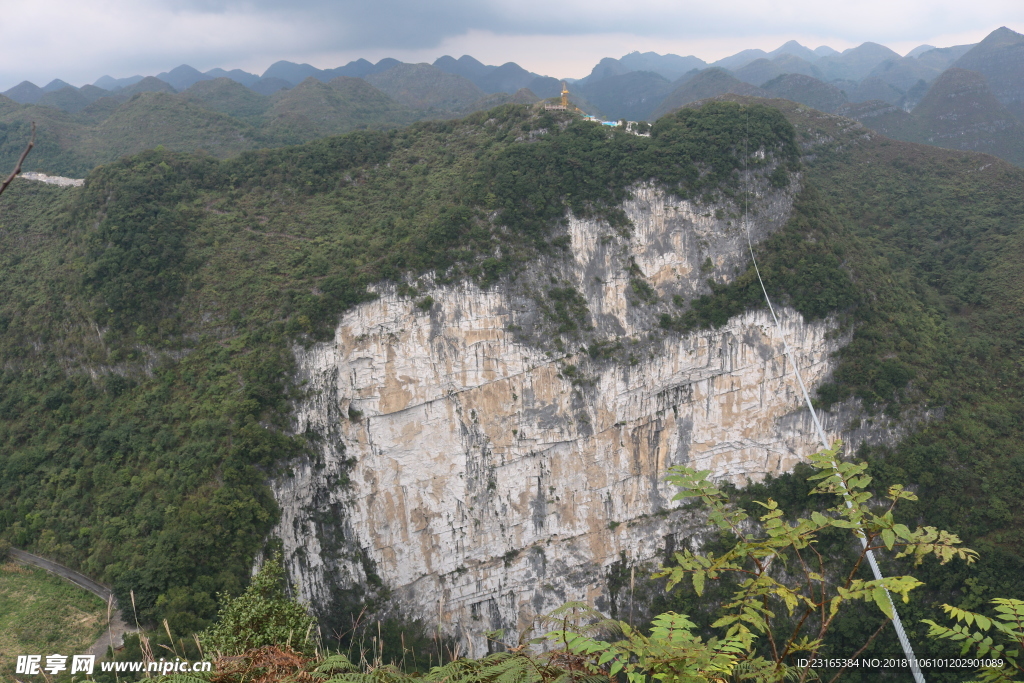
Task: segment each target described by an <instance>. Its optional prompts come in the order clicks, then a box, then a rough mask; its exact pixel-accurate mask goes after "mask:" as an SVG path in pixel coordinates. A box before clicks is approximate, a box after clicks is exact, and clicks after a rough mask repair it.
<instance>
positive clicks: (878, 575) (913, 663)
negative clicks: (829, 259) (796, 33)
mask: <svg viewBox="0 0 1024 683" xmlns="http://www.w3.org/2000/svg"><path fill="white" fill-rule="evenodd" d="M745 114H746V118H745V123H746V135H745V136H744V138H743V228H744V230H745V231H746V235H747V249H748V250H749V251H750V260H751V261H753V263H754V272H755V273H756V274H757V281H758V283H760V285H761V292H762V293H763V294H764V300H765V301H766V302H767V303H768V310H769V311H771V314H772V320H774V321H775V329H776V330H778V333H779V336H780V337H781V338H782V348H783V352H784V353H785V355H786V356H787V357H788V358H789V362H790V364H791V365H792V366H793V374H794V375H796V381H797V383H798V384H799V385H800V393H801V394H803V397H804V403H806V404H807V410H809V411H810V412H811V419H812V420H813V421H814V428H815V430H816V431H817V433H818V439H819V440H820V441H821V447H822V448H825V449H828V448H829V443H828V438H827V437H826V436H825V430H824V429H823V428H822V426H821V421H820V420H819V419H818V413H817V411H815V410H814V405H813V404H812V403H811V397H810V395H809V394H808V393H807V387H806V386H804V380H803V377H802V376H801V375H800V367H799V366H798V365H797V362H796V357H795V356H794V355H793V350H792V349H791V348H790V347H789V342H787V341H786V334H785V333H784V332H783V331H782V325H781V324H780V323H779V316H778V315H777V314H776V313H775V307H774V306H772V300H771V298H769V296H768V290H767V289H766V288H765V286H764V280H762V279H761V269H760V268H758V266H757V258H756V257H755V256H754V245H753V242H752V241H751V239H750V221H749V220H748V209H749V204H750V190H749V187H748V183H749V175H748V173H747V143H748V142H749V137H750V112H749V111H747V112H745ZM836 473H837V474H838V470H837V472H836ZM839 486H840V488H842V489H843V492H844V493H845V491H846V485H845V484H844V483H843V481H842V479H840V480H839ZM844 500H845V501H846V507H848V508H852V507H853V503H852V502H850V499H849V498H846V497H845V496H844ZM858 537H859V538H860V543H861V547H862V548H863V549H864V551H865V554H866V556H867V559H868V565H869V566H870V567H871V573H872V574H873V575H874V577H875V580H876V581H881V580H882V572H881V571H880V570H879V568H878V563H877V562H876V561H875V553H874V552H873V551H872V550H869V549H868V539H867V536H866V535H865V534H864V532H863V531H861V532H859V533H858ZM885 595H886V597H888V599H889V605H890V606H891V607H892V624H893V626H894V627H895V628H896V637H897V638H899V641H900V645H901V646H902V648H903V654H904V655H905V656H906V658H907V660H908V663H909V664H910V671H911V673H913V675H914V681H915V682H916V683H925V680H924V674H922V673H921V667H920V666H918V663H917V657H915V656H914V649H913V647H912V646H911V644H910V638H908V637H907V632H906V631H905V630H904V628H903V622H902V621H900V614H899V612H897V611H896V604H895V603H894V602H893V600H892V595H891V594H890V593H889V589H888V588H886V589H885Z"/></svg>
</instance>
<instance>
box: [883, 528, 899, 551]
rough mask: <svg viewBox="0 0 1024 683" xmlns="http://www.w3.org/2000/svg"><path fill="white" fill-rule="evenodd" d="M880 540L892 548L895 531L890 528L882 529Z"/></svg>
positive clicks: (894, 540)
mask: <svg viewBox="0 0 1024 683" xmlns="http://www.w3.org/2000/svg"><path fill="white" fill-rule="evenodd" d="M882 541H883V542H884V543H885V547H886V548H888V549H889V550H892V547H893V545H894V544H895V543H896V532H895V531H893V530H892V529H882Z"/></svg>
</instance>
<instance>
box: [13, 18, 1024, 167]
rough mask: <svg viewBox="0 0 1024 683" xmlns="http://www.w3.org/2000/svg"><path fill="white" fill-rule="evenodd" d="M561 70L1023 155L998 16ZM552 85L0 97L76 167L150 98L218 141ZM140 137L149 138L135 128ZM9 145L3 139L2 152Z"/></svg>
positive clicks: (331, 81) (579, 100) (251, 81)
mask: <svg viewBox="0 0 1024 683" xmlns="http://www.w3.org/2000/svg"><path fill="white" fill-rule="evenodd" d="M565 80H566V81H568V82H569V84H570V85H569V87H570V90H571V91H572V93H571V97H572V100H573V102H574V103H576V105H577V106H579V107H580V108H582V109H584V110H586V111H587V112H588V113H593V114H596V115H599V116H602V117H608V118H612V119H616V120H618V119H627V120H653V119H655V118H657V117H659V116H662V115H664V114H665V113H668V112H670V111H672V110H673V109H676V108H678V107H681V106H685V105H687V104H690V103H692V102H694V101H698V100H702V99H707V98H710V97H716V96H720V95H725V94H738V95H748V96H756V97H778V98H784V99H788V100H792V101H794V102H798V103H800V104H804V105H807V106H809V107H813V108H815V109H820V110H822V111H825V112H828V113H842V114H843V115H846V116H850V117H853V118H856V119H858V120H860V121H861V122H862V123H864V125H867V126H869V127H878V130H879V131H880V132H883V133H885V134H886V135H890V136H893V137H897V138H900V139H905V140H910V141H915V142H926V143H928V144H934V145H938V146H944V147H954V148H957V149H973V150H981V151H989V152H991V153H992V154H996V155H999V156H1003V157H1004V158H1006V159H1008V160H1010V161H1013V162H1014V163H1024V151H1022V152H1020V153H1018V151H1017V150H1018V148H1020V149H1022V150H1024V138H1022V139H1021V140H1020V141H1018V140H1017V136H1018V135H1020V134H1021V133H1020V126H1021V125H1024V35H1021V34H1019V33H1016V32H1014V31H1012V30H1010V29H1008V28H1005V27H1004V28H1000V29H998V30H996V31H994V32H992V34H990V35H989V36H988V37H986V38H985V39H984V40H983V41H981V42H980V43H977V44H973V45H957V46H953V47H941V48H936V47H933V46H931V45H921V46H919V47H917V48H915V49H913V50H911V51H910V52H909V53H907V54H906V55H905V56H901V55H899V54H897V53H896V52H894V51H892V50H890V49H889V48H887V47H885V46H884V45H879V44H877V43H870V42H868V43H864V44H862V45H859V46H857V47H855V48H851V49H848V50H844V51H842V52H839V51H837V50H833V49H832V48H829V47H827V46H821V47H818V48H815V49H811V48H808V47H806V46H804V45H801V44H799V43H798V42H796V41H789V42H788V43H785V44H784V45H782V46H780V47H779V48H777V49H775V50H772V51H771V52H765V51H763V50H757V49H751V50H743V51H741V52H738V53H737V54H735V55H731V56H729V57H726V58H724V59H720V60H718V61H716V62H713V63H710V64H709V63H707V62H705V61H704V60H701V59H699V58H697V57H694V56H692V55H690V56H685V57H683V56H679V55H672V54H669V55H660V54H657V53H654V52H644V53H641V52H632V53H630V54H628V55H625V56H623V57H621V58H618V59H614V58H610V57H609V58H605V59H602V60H601V61H600V62H599V63H598V64H596V65H595V66H594V68H593V69H592V70H591V72H590V74H589V75H587V76H586V77H585V78H582V79H576V80H574V79H565ZM560 92H561V80H560V79H557V78H552V77H550V76H544V75H540V74H537V73H533V72H530V71H527V70H526V69H524V68H522V67H521V66H519V65H518V64H516V63H514V62H508V63H505V64H502V65H500V66H495V65H487V64H483V63H481V62H480V61H478V60H476V59H474V58H473V57H471V56H468V55H463V56H462V57H460V58H458V59H455V58H454V57H451V56H448V55H446V56H443V57H440V58H439V59H437V60H436V61H435V62H434V63H433V64H432V65H430V64H405V63H402V62H400V61H398V60H396V59H390V58H386V59H382V60H380V61H378V62H377V63H376V64H374V63H371V62H369V61H367V60H365V59H359V60H356V61H353V62H349V63H348V64H346V65H344V66H340V67H337V68H333V69H319V68H317V67H314V66H311V65H309V64H296V63H293V62H288V61H279V62H276V63H274V64H272V65H271V66H270V67H269V68H268V69H267V70H266V71H265V72H264V73H263V74H262V75H257V74H252V73H248V72H245V71H242V70H239V69H233V70H230V71H228V70H224V69H219V68H218V69H211V70H209V71H206V72H205V73H204V72H200V71H199V70H197V69H194V68H192V67H190V66H188V65H181V66H179V67H177V68H175V69H172V70H170V71H167V72H163V73H159V74H156V75H155V76H145V77H144V76H141V75H137V76H131V77H128V78H119V79H115V78H112V77H110V76H104V77H102V78H100V79H99V80H97V81H96V82H95V83H94V84H92V85H86V86H83V87H81V88H76V87H74V86H72V85H69V84H68V83H66V82H64V81H62V80H59V79H57V80H54V81H51V82H50V83H48V84H47V85H45V86H43V87H38V86H36V85H35V84H33V83H29V82H28V81H25V82H22V83H20V84H18V85H17V86H15V87H13V88H11V89H10V90H8V91H6V92H5V93H3V97H0V125H6V126H7V130H8V132H13V131H12V129H11V126H14V127H15V129H17V127H18V126H19V125H24V122H25V121H28V120H29V119H32V120H39V121H44V120H45V121H47V122H48V125H47V126H46V127H43V128H41V129H40V131H41V133H40V134H41V135H42V136H46V135H50V136H52V137H53V139H54V141H53V144H54V145H56V147H54V149H57V148H60V149H61V150H63V151H64V152H66V154H65V159H70V158H71V157H74V158H75V159H76V160H75V161H74V163H73V164H72V166H73V167H75V168H78V167H87V166H88V165H89V164H91V163H102V161H103V160H105V159H108V158H110V154H113V153H114V151H113V150H114V149H115V148H117V149H121V148H122V147H124V145H120V144H118V145H114V146H113V147H110V146H105V145H104V144H102V143H100V142H97V140H98V139H103V134H101V133H100V129H101V128H103V126H108V127H109V126H113V125H114V124H113V123H110V122H109V120H113V121H118V120H122V119H124V120H125V121H133V122H136V123H138V122H139V121H141V120H142V119H137V118H136V117H137V116H141V114H139V112H140V111H141V110H142V109H145V108H146V107H157V108H160V109H161V110H162V111H163V112H164V113H163V115H164V117H165V118H161V119H160V121H162V122H172V121H176V120H178V119H182V120H193V119H194V117H196V116H199V112H203V114H202V116H205V117H207V118H206V119H204V121H207V123H209V124H210V125H213V124H212V123H211V122H212V121H214V120H215V119H216V117H217V116H226V117H230V118H231V119H232V120H233V121H234V123H233V124H231V125H229V126H227V128H223V130H224V131H227V130H228V129H230V130H231V131H232V132H231V133H230V135H229V136H228V137H229V138H230V139H231V140H232V142H230V143H224V144H221V143H219V142H218V141H217V140H215V139H213V138H211V139H210V140H208V141H207V142H206V143H205V144H204V145H203V149H206V150H207V151H210V152H212V153H222V154H228V153H233V152H232V150H235V149H236V148H239V147H242V148H252V147H254V146H259V145H271V144H286V143H288V142H296V141H303V140H308V139H312V138H313V137H316V136H318V135H326V134H331V133H339V132H344V131H346V130H353V129H355V128H360V127H368V126H369V127H393V126H399V125H404V124H406V123H409V122H411V121H415V120H417V119H422V118H436V117H450V116H458V115H464V114H466V113H468V112H470V111H475V110H478V109H481V108H489V107H493V106H496V105H498V104H501V103H504V102H510V101H520V102H525V101H533V100H536V99H538V98H539V99H546V98H553V97H557V96H559V94H560ZM143 94H145V95H146V96H145V97H141V98H140V95H143ZM156 94H162V95H164V96H165V97H163V98H160V97H155V95H156ZM26 107H27V108H26ZM43 110H46V111H43ZM172 110H173V111H172ZM115 114H116V116H115ZM143 118H145V117H144V116H143ZM200 118H202V117H200ZM217 120H219V119H217ZM19 122H20V123H19ZM126 125H127V123H126ZM175 125H176V124H173V123H167V125H163V124H161V125H159V126H158V132H157V133H155V134H154V135H156V136H157V137H160V136H164V137H167V136H166V135H165V134H166V133H167V131H169V130H172V129H175ZM203 125H205V124H203ZM219 126H221V124H220V123H218V124H216V125H214V128H215V129H217V130H221V128H220V127H219ZM128 130H129V129H128V128H125V129H123V130H122V131H121V133H120V138H121V139H132V138H133V135H132V134H129V133H128V132H127V131H128ZM97 136H99V137H98V138H97ZM8 137H10V136H8ZM115 137H117V136H115ZM134 137H137V138H138V139H139V141H141V140H142V139H148V138H149V137H152V135H151V134H150V133H148V132H145V133H144V132H142V131H140V132H139V134H138V135H136V136H134ZM194 137H195V136H192V135H186V136H185V138H187V140H186V139H185V138H182V137H181V136H178V137H175V136H173V135H172V136H170V137H167V139H166V141H165V142H163V143H160V144H164V145H165V146H167V147H171V148H177V149H187V148H190V145H191V144H192V142H194V140H193V138H194ZM111 139H113V138H111ZM86 140H87V141H88V142H87V143H86V142H81V141H86ZM75 141H80V143H81V145H84V148H83V149H82V150H79V147H78V145H79V143H78V142H75ZM6 144H7V143H6V142H4V139H3V138H0V163H2V162H3V161H4V159H5V158H6V154H7V152H6V150H5V145H6ZM140 144H141V142H140ZM16 146H17V145H14V144H13V143H12V145H11V148H12V149H13V148H14V147H16ZM135 146H137V145H133V144H129V145H128V147H130V148H134V147H135ZM43 147H44V148H45V145H43ZM217 150H220V152H218V151H217ZM54 154H55V155H56V152H54ZM46 158H47V156H46V154H45V152H42V151H41V152H40V153H39V154H37V155H35V160H36V162H37V163H40V164H42V163H44V161H45V159H46ZM46 163H50V162H46ZM48 170H56V169H53V168H51V169H48Z"/></svg>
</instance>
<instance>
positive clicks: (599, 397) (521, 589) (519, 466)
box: [274, 188, 842, 654]
mask: <svg viewBox="0 0 1024 683" xmlns="http://www.w3.org/2000/svg"><path fill="white" fill-rule="evenodd" d="M791 201H792V200H791V195H790V194H787V193H776V194H774V195H766V196H763V197H761V198H760V200H759V201H757V202H756V208H757V210H758V214H757V219H756V221H755V222H754V224H753V226H752V231H753V232H754V233H755V237H757V238H759V237H763V236H764V235H766V234H768V233H770V232H772V231H774V230H775V229H778V228H779V227H781V225H782V224H783V223H784V222H785V220H786V218H787V217H788V214H789V211H790V209H791ZM623 208H624V210H625V211H626V213H627V215H628V216H629V218H630V219H631V220H632V222H633V224H634V226H635V229H634V230H633V232H632V234H631V235H630V236H629V237H628V238H625V237H622V236H618V235H616V234H615V231H613V230H611V229H610V228H608V226H606V225H603V224H601V223H598V222H595V221H583V220H576V219H571V220H570V221H569V225H568V233H569V235H570V237H571V239H572V250H571V251H572V258H571V259H570V260H569V264H568V265H567V266H564V267H563V268H562V270H561V271H560V273H559V275H560V277H563V278H565V279H567V280H569V281H571V282H572V283H573V284H574V285H575V286H576V287H577V289H578V290H579V291H580V292H582V293H583V295H584V296H585V298H586V300H587V304H588V306H589V309H590V311H591V313H592V314H593V322H594V325H595V327H596V328H597V329H598V331H600V332H602V333H606V334H607V335H618V336H619V337H620V338H621V340H622V341H623V342H624V343H625V344H626V348H627V350H628V349H631V348H633V347H635V348H636V356H635V357H634V358H633V359H632V361H631V362H626V363H611V362H608V363H605V364H603V365H602V364H600V363H589V362H584V363H582V365H581V367H583V366H586V367H587V368H589V370H588V373H589V375H588V378H587V381H585V382H582V383H580V382H578V381H577V382H576V383H574V381H573V377H571V376H569V375H568V374H567V373H568V372H571V371H569V370H568V369H567V366H568V365H575V364H577V363H578V362H580V361H581V360H582V359H577V358H576V357H573V356H567V357H557V356H553V355H549V354H550V350H549V351H545V350H543V349H541V348H538V347H537V346H535V345H531V344H530V343H526V342H524V341H523V339H524V337H523V336H522V335H519V336H517V333H515V332H513V331H511V330H515V329H517V327H516V326H517V325H518V323H519V321H520V320H521V319H523V318H524V317H528V316H529V315H531V310H530V309H531V307H532V305H533V304H532V302H531V301H530V300H529V299H528V298H524V297H522V296H521V295H519V294H515V293H513V292H512V291H510V290H509V289H502V288H493V289H491V290H488V291H482V290H481V289H479V288H478V287H476V286H475V285H473V284H470V283H461V284H458V285H454V286H444V287H440V286H438V287H433V288H432V289H430V291H429V292H428V293H429V294H430V296H431V297H432V298H433V300H434V304H433V306H432V307H430V309H429V311H424V310H421V309H420V308H419V307H417V306H416V305H415V302H414V301H413V300H411V299H409V298H404V297H399V296H398V295H397V294H396V293H395V291H394V290H393V289H389V288H384V289H381V290H380V291H379V294H380V298H379V299H377V300H375V301H372V302H369V303H365V304H362V305H360V306H358V307H357V308H355V309H353V310H351V311H349V312H348V313H347V314H345V315H344V317H343V318H342V320H341V324H340V325H339V326H338V328H337V332H336V335H335V339H334V340H333V341H332V342H329V343H323V344H317V345H315V346H313V347H311V348H309V349H302V348H296V350H295V353H296V357H297V360H298V366H299V372H300V377H301V378H302V379H303V380H305V381H306V382H307V385H306V387H307V389H308V390H309V396H308V398H307V399H306V400H304V401H302V402H301V404H300V405H299V406H298V407H297V412H296V414H297V419H298V425H297V427H298V431H300V432H312V433H315V434H318V435H320V436H321V437H322V439H321V440H320V441H319V444H320V457H319V459H318V460H317V461H316V462H304V463H298V464H297V465H296V466H295V467H294V468H293V470H292V472H291V476H289V477H287V478H282V479H280V480H278V481H277V482H275V484H274V493H275V495H276V497H277V500H278V502H279V504H280V506H281V509H282V519H281V522H280V524H279V526H278V528H277V529H276V531H275V534H276V535H278V536H279V537H280V538H281V539H282V540H283V542H284V548H285V553H286V562H287V564H288V568H289V571H290V573H291V575H292V578H293V579H294V580H295V581H297V583H298V584H299V586H300V590H301V593H302V597H303V598H304V599H305V600H308V601H310V602H312V603H313V604H314V605H318V606H321V607H324V606H329V605H330V604H331V603H332V600H334V599H335V596H336V595H337V593H338V591H339V590H352V589H355V590H356V591H358V590H359V587H360V586H363V585H365V584H366V582H367V581H368V580H369V579H368V574H370V573H371V572H373V573H375V574H376V576H378V577H379V578H380V580H381V581H383V583H384V584H385V585H387V586H389V587H390V588H391V589H392V590H393V591H394V595H395V597H396V599H397V600H398V602H399V604H401V605H402V607H403V609H404V610H405V613H406V615H407V616H412V617H418V618H421V619H423V620H425V622H426V623H427V624H429V625H431V626H433V625H435V624H436V623H437V622H438V619H440V620H441V622H442V624H443V627H444V628H445V630H446V631H447V632H448V634H449V635H453V636H458V637H461V638H462V639H463V641H464V642H465V643H466V644H467V645H468V646H469V648H470V652H471V653H475V654H480V653H481V652H484V651H485V641H484V638H483V632H484V631H485V630H487V629H496V628H506V629H508V630H509V632H510V636H511V637H512V638H513V639H514V637H515V634H516V633H517V632H518V630H519V629H522V628H525V627H527V626H529V625H530V624H531V623H532V622H533V619H534V617H535V616H536V615H538V614H540V613H543V612H546V611H549V610H551V609H553V608H554V607H557V606H558V605H560V604H561V603H562V602H564V601H566V600H576V599H579V600H585V601H588V602H590V603H592V604H596V605H597V606H598V607H599V608H605V609H607V606H608V603H609V600H610V598H611V596H610V595H609V590H608V586H607V572H608V570H609V567H611V566H612V564H613V563H616V562H617V561H619V560H620V559H625V560H626V561H627V562H628V563H639V562H646V561H650V560H652V559H654V558H657V557H659V556H660V555H661V554H662V553H664V549H665V546H666V543H685V542H687V539H688V538H690V537H693V536H695V535H699V534H701V533H702V531H703V528H702V526H701V520H700V519H699V518H697V517H695V516H693V515H692V514H688V513H684V512H682V511H673V510H675V508H677V507H678V503H677V502H674V501H673V500H672V497H673V495H674V494H675V490H674V489H673V487H672V486H669V485H667V484H666V483H665V482H664V480H663V478H664V476H665V474H666V472H667V470H668V469H669V468H670V467H672V466H673V465H677V464H687V465H689V466H692V467H696V468H698V469H707V470H711V471H712V472H713V473H714V476H715V477H717V478H720V479H728V480H730V481H733V482H736V483H743V482H745V481H746V480H747V479H751V480H759V479H761V478H762V477H763V476H764V475H765V474H767V473H772V474H777V473H781V472H784V471H787V470H789V469H791V468H792V467H793V465H794V464H795V463H797V462H798V461H800V460H801V459H804V458H806V456H807V455H808V454H810V453H812V452H814V451H815V450H817V447H818V444H817V440H816V438H815V433H814V429H813V426H812V424H811V420H810V415H809V414H808V412H807V411H806V409H805V408H804V407H803V403H802V400H801V397H800V395H799V389H798V388H797V386H796V382H795V379H794V377H793V374H792V372H791V368H790V367H789V365H788V361H787V359H786V358H785V357H784V356H783V355H782V346H783V345H782V339H781V338H780V337H779V334H778V333H777V331H776V330H775V329H774V327H773V325H772V321H771V318H770V315H769V314H768V313H767V312H766V311H751V312H747V313H745V314H743V315H740V316H737V317H736V318H733V319H732V320H730V321H729V323H728V324H727V325H725V326H724V327H722V328H720V329H715V330H710V331H700V332H695V333H692V334H688V335H685V336H680V335H677V334H669V335H665V337H664V339H660V334H661V333H660V332H658V333H657V334H658V335H659V339H658V340H657V341H656V342H649V341H645V339H647V338H646V337H645V335H648V333H649V332H650V331H651V327H652V325H651V314H650V313H649V312H645V311H644V310H643V307H642V306H638V305H635V304H634V303H631V302H630V292H629V287H630V282H629V281H630V275H629V274H628V272H627V268H628V266H629V263H630V261H632V262H634V263H635V264H636V265H637V266H638V267H639V268H640V270H641V271H642V273H643V275H644V276H645V277H646V279H647V281H648V282H650V283H651V284H653V285H654V286H655V288H656V289H657V290H658V291H659V293H661V294H663V295H664V294H672V293H681V294H682V295H685V296H687V297H688V298H690V297H692V296H694V295H696V294H698V293H700V292H701V291H706V290H703V289H702V288H703V287H704V285H703V284H702V283H703V281H704V279H705V278H706V277H707V274H706V273H702V272H701V266H702V264H704V263H705V262H706V259H708V258H710V259H711V262H712V264H713V265H714V267H715V271H716V272H718V273H726V274H729V273H731V272H732V268H733V267H734V266H742V265H743V264H745V263H746V262H747V258H748V254H747V251H746V248H747V247H746V237H745V235H744V233H743V232H742V231H741V229H740V227H739V222H738V221H737V220H736V219H735V218H731V219H730V218H728V217H727V215H726V214H720V215H721V217H720V218H715V217H714V213H713V209H712V210H711V211H708V210H703V209H700V208H697V207H695V206H694V205H693V204H691V203H689V202H685V201H681V200H678V199H675V198H671V197H666V196H665V195H664V194H662V193H661V192H659V191H656V190H654V189H651V188H640V189H639V190H638V191H637V192H636V193H635V196H634V198H633V199H632V200H630V201H628V202H626V203H625V204H624V206H623ZM782 319H783V332H784V334H785V335H786V337H787V340H788V342H789V344H790V346H791V347H792V348H793V350H794V352H795V354H796V356H797V357H798V360H799V366H800V369H801V372H802V373H803V377H804V381H805V382H806V383H807V385H808V386H809V387H811V388H813V387H814V386H816V385H817V384H818V383H819V382H821V381H822V379H823V378H825V377H826V376H827V375H828V374H829V373H830V372H831V370H832V367H833V361H831V356H832V354H833V353H834V352H835V351H836V350H837V349H838V348H839V347H840V345H841V343H842V340H840V339H837V338H836V335H835V334H833V333H834V327H835V326H834V323H831V322H829V321H818V322H815V323H813V324H805V323H804V322H803V321H802V319H801V317H800V316H799V314H797V313H796V312H795V311H792V310H786V309H784V310H783V311H782ZM577 379H578V378H577ZM350 414H351V415H352V416H354V417H357V419H350V418H349V415H350ZM346 482H347V483H346Z"/></svg>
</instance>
